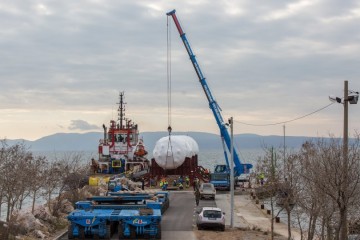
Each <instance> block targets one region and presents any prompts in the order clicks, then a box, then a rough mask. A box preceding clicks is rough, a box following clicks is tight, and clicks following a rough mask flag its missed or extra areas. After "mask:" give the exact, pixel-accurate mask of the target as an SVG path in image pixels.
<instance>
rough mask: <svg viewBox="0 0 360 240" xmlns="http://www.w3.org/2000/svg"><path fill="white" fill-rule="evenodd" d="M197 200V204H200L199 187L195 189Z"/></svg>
mask: <svg viewBox="0 0 360 240" xmlns="http://www.w3.org/2000/svg"><path fill="white" fill-rule="evenodd" d="M194 194H195V202H196V206H199V201H200V191H199V189H198V188H196V190H195V193H194Z"/></svg>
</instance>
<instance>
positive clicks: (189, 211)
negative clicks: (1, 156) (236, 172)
mask: <svg viewBox="0 0 360 240" xmlns="http://www.w3.org/2000/svg"><path fill="white" fill-rule="evenodd" d="M202 207H216V203H215V201H214V200H200V203H199V206H198V207H197V206H196V204H195V196H194V193H193V192H192V191H186V192H185V191H182V192H176V191H174V192H171V193H170V207H169V208H168V209H167V210H166V212H165V213H164V215H163V216H162V219H161V228H162V239H165V240H166V239H171V240H177V239H179V240H180V239H181V240H183V239H186V240H192V239H196V238H195V235H194V233H193V229H195V228H196V217H197V214H196V210H197V209H200V208H202ZM59 239H60V240H65V239H67V234H65V235H64V236H63V237H62V238H59ZM112 239H118V236H117V233H115V234H114V235H113V236H112Z"/></svg>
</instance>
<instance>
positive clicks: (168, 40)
mask: <svg viewBox="0 0 360 240" xmlns="http://www.w3.org/2000/svg"><path fill="white" fill-rule="evenodd" d="M166 27H167V36H166V45H167V50H166V51H167V54H166V60H167V63H166V64H167V66H166V71H167V74H166V75H167V76H166V77H167V104H168V128H167V130H168V133H169V140H168V148H167V151H166V162H165V170H166V169H167V165H168V162H169V161H168V159H169V157H171V158H172V159H173V166H174V155H173V151H172V144H171V131H172V128H171V22H170V24H169V16H167V22H166ZM169 150H170V151H169ZM169 152H170V153H171V155H170V156H169Z"/></svg>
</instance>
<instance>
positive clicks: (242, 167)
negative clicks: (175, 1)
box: [166, 9, 253, 189]
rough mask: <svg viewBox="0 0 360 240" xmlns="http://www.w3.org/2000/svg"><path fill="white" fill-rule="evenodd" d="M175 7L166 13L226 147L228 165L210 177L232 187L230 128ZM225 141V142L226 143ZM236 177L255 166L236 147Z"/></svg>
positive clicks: (219, 166) (220, 167)
mask: <svg viewBox="0 0 360 240" xmlns="http://www.w3.org/2000/svg"><path fill="white" fill-rule="evenodd" d="M175 12H176V11H175V9H174V10H172V11H170V12H168V13H167V14H166V15H167V16H171V17H172V19H173V20H174V23H175V25H176V28H177V30H178V32H179V34H180V38H181V40H182V42H183V43H184V46H185V48H186V51H187V53H188V55H189V57H190V60H191V63H192V65H193V67H194V69H195V72H196V74H197V76H198V78H199V81H200V84H201V86H202V88H203V90H204V93H205V96H206V98H207V100H208V102H209V107H210V109H211V111H212V112H213V114H214V117H215V120H216V123H217V125H218V127H219V129H220V136H221V139H222V143H223V148H224V154H225V160H226V165H216V166H215V169H214V172H213V173H212V174H211V175H210V179H211V181H210V182H212V183H213V184H214V186H215V188H217V189H222V188H225V189H230V166H229V160H228V157H227V154H226V149H225V144H226V147H227V149H228V150H229V151H231V136H230V134H229V132H228V129H227V127H226V123H225V122H224V120H223V118H222V116H221V108H220V107H219V105H218V103H217V102H216V100H215V99H214V97H213V96H212V94H211V91H210V88H209V86H208V84H207V83H206V79H205V77H204V75H203V74H202V72H201V69H200V66H199V64H198V62H197V60H196V57H195V55H194V53H193V51H192V50H191V47H190V44H189V42H188V40H187V38H186V34H185V33H184V32H183V30H182V28H181V25H180V23H179V21H178V19H177V17H176V14H175ZM224 142H225V144H224ZM234 163H235V166H234V177H238V176H240V175H241V174H243V173H248V172H249V169H251V168H252V167H253V166H252V164H242V163H241V161H240V158H239V154H238V153H237V151H236V149H234Z"/></svg>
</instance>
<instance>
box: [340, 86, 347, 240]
mask: <svg viewBox="0 0 360 240" xmlns="http://www.w3.org/2000/svg"><path fill="white" fill-rule="evenodd" d="M348 102H349V92H348V81H346V80H345V81H344V133H343V134H344V136H343V161H344V163H343V164H344V169H343V173H344V185H343V186H344V187H343V204H344V209H343V210H344V214H343V216H342V218H343V219H340V221H341V222H342V226H341V232H340V238H341V239H348V226H347V225H348V221H347V215H348V206H347V203H348V166H349V161H348V131H349V130H348Z"/></svg>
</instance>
